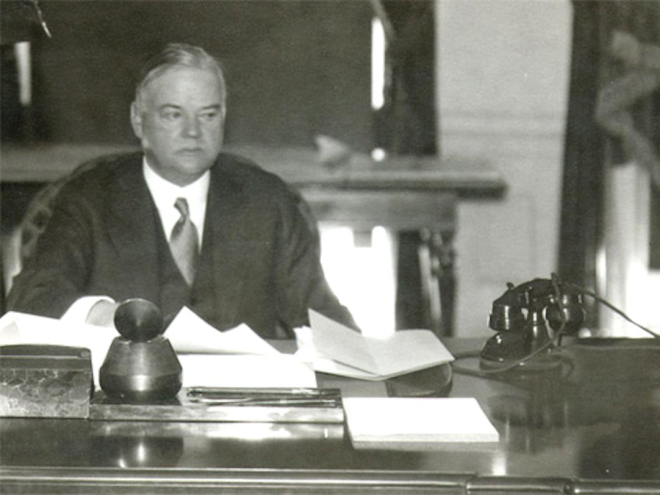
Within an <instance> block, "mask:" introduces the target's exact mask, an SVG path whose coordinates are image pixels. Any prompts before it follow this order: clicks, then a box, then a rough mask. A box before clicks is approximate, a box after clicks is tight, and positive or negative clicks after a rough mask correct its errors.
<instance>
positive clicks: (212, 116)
mask: <svg viewBox="0 0 660 495" xmlns="http://www.w3.org/2000/svg"><path fill="white" fill-rule="evenodd" d="M218 115H220V114H219V112H216V111H213V112H204V113H202V114H200V116H199V118H200V119H201V120H202V122H213V121H214V120H216V119H217V118H218Z"/></svg>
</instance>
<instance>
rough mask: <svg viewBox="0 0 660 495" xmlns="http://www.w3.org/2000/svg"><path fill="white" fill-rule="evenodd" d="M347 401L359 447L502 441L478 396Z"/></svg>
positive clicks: (353, 436)
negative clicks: (477, 398)
mask: <svg viewBox="0 0 660 495" xmlns="http://www.w3.org/2000/svg"><path fill="white" fill-rule="evenodd" d="M343 403H344V411H345V413H346V422H347V425H348V431H349V435H350V437H351V440H352V441H353V443H354V444H355V445H356V446H357V447H372V448H378V447H379V446H380V447H381V448H382V447H383V446H389V447H396V446H397V445H399V446H403V445H407V446H413V447H414V446H416V445H422V446H423V445H425V444H433V443H439V442H449V443H474V442H479V443H482V442H498V441H499V433H498V431H497V429H496V428H495V427H494V426H493V424H492V423H491V421H490V419H489V418H488V416H486V414H485V413H484V411H483V409H482V408H481V406H480V405H479V402H478V401H477V400H476V399H474V398H399V397H395V398H392V397H388V398H362V397H348V398H345V399H344V400H343Z"/></svg>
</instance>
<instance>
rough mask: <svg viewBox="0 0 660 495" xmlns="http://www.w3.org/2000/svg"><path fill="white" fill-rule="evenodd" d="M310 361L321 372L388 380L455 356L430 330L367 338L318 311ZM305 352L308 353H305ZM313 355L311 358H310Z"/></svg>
mask: <svg viewBox="0 0 660 495" xmlns="http://www.w3.org/2000/svg"><path fill="white" fill-rule="evenodd" d="M309 318H310V322H311V338H310V339H309V342H302V343H301V339H300V338H299V347H300V348H303V347H305V344H307V347H309V348H311V349H312V351H311V352H308V359H310V360H311V361H312V362H313V363H314V368H315V369H316V370H317V371H322V372H326V373H333V374H337V375H342V376H349V377H352V378H361V379H365V380H385V379H388V378H392V377H395V376H399V375H402V374H406V373H411V372H413V371H418V370H422V369H426V368H430V367H432V366H437V365H440V364H444V363H448V362H451V361H453V360H454V357H453V356H452V355H451V353H450V352H449V351H448V350H447V349H446V348H445V346H444V345H443V344H442V342H440V340H439V339H438V338H437V337H436V336H435V334H433V332H431V331H429V330H404V331H399V332H395V333H394V334H392V335H390V336H388V337H386V338H384V339H377V338H372V337H366V336H364V335H362V334H360V333H358V332H355V331H353V330H351V329H350V328H347V327H345V326H344V325H341V324H339V323H337V322H335V321H333V320H331V319H329V318H326V317H325V316H323V315H321V314H319V313H317V312H316V311H313V310H310V311H309ZM303 352H305V351H303ZM310 354H311V358H309V355H310Z"/></svg>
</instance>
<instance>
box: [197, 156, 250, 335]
mask: <svg viewBox="0 0 660 495" xmlns="http://www.w3.org/2000/svg"><path fill="white" fill-rule="evenodd" d="M244 205H245V203H244V196H243V193H242V192H241V188H240V185H238V184H237V183H236V181H235V180H234V178H233V177H231V175H229V174H227V173H226V171H225V170H224V169H223V163H222V156H221V157H220V159H219V160H218V163H216V165H215V166H214V167H213V169H212V170H211V184H210V187H209V197H208V205H207V209H206V220H205V225H204V246H203V249H205V250H211V253H203V254H202V256H203V257H204V256H205V255H208V256H210V257H211V259H212V260H213V273H212V274H210V275H211V276H212V277H213V290H214V292H215V300H216V305H217V306H216V307H217V308H218V309H217V312H218V319H219V321H225V322H235V321H236V314H237V312H238V307H239V304H240V302H241V297H240V296H241V292H242V286H243V280H244V273H243V270H241V267H240V265H237V260H241V259H242V258H243V256H241V254H242V250H243V249H244V248H245V234H244V232H245V229H244V227H245V226H244V225H242V222H241V219H242V215H241V210H242V208H244ZM207 233H208V234H209V235H207Z"/></svg>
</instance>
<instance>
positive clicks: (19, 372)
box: [0, 344, 94, 418]
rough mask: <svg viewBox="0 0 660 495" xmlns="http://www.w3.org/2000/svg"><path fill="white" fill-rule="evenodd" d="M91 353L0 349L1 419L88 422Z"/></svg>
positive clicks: (39, 347)
mask: <svg viewBox="0 0 660 495" xmlns="http://www.w3.org/2000/svg"><path fill="white" fill-rule="evenodd" d="M93 390H94V389H93V375H92V361H91V353H90V351H89V350H88V349H85V348H82V347H67V346H56V345H30V344H21V345H8V346H2V347H0V416H4V417H7V416H9V417H33V418H87V417H88V416H89V403H90V400H91V396H92V392H93Z"/></svg>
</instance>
